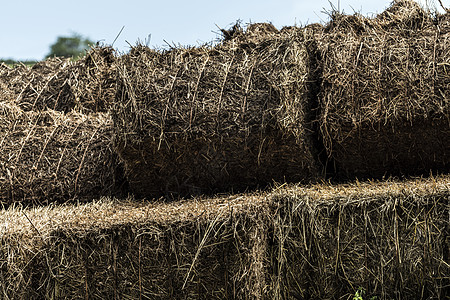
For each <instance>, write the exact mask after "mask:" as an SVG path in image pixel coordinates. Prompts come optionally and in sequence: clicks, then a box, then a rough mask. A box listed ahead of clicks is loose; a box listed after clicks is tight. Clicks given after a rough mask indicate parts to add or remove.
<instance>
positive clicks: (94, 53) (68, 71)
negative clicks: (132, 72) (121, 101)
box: [0, 47, 115, 113]
mask: <svg viewBox="0 0 450 300" xmlns="http://www.w3.org/2000/svg"><path fill="white" fill-rule="evenodd" d="M114 62H115V55H114V50H113V49H112V48H111V47H95V48H93V49H91V50H90V51H89V52H88V53H87V54H86V56H84V57H82V58H81V59H80V60H78V61H72V60H71V59H67V58H58V57H54V58H49V59H47V60H45V61H41V62H38V63H37V64H35V65H34V66H32V67H31V68H29V67H26V66H18V67H15V68H13V69H10V70H9V71H8V72H2V73H1V74H0V84H3V85H6V86H7V87H8V88H9V90H10V91H11V94H12V95H11V96H10V98H12V99H13V100H14V102H15V103H16V104H17V105H18V106H19V107H20V108H21V109H23V110H26V111H31V110H35V111H37V110H46V109H53V110H58V111H63V112H69V111H71V110H73V109H75V110H77V111H79V112H84V113H87V112H107V111H108V110H109V109H110V106H111V103H112V101H113V99H114V93H115V69H114Z"/></svg>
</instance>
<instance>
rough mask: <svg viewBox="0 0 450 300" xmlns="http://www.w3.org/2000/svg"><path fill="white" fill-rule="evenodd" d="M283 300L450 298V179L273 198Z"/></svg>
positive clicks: (277, 280)
mask: <svg viewBox="0 0 450 300" xmlns="http://www.w3.org/2000/svg"><path fill="white" fill-rule="evenodd" d="M273 201H274V203H278V213H277V214H276V220H275V221H274V223H275V224H274V234H273V236H274V238H275V242H274V244H276V247H274V248H275V249H274V250H273V252H274V253H275V256H276V258H274V259H273V260H274V261H276V264H277V266H276V268H275V270H277V271H276V273H275V276H274V277H273V279H272V286H273V288H272V290H273V291H274V295H275V296H274V298H276V299H288V298H291V299H293V298H295V299H337V298H339V299H351V298H352V297H353V296H354V295H355V292H356V290H358V289H359V288H364V289H365V291H366V292H367V294H366V295H365V296H364V299H366V298H367V299H371V297H373V296H377V299H446V296H449V294H448V291H449V289H448V286H449V283H450V252H449V246H450V177H449V176H444V177H441V178H429V179H425V180H422V179H418V180H409V181H405V182H396V181H394V182H381V183H376V182H366V183H360V182H357V183H355V184H352V185H334V186H333V185H321V186H317V185H315V186H311V187H303V186H298V185H296V186H293V187H290V188H285V189H280V190H279V191H277V192H276V193H274V195H273Z"/></svg>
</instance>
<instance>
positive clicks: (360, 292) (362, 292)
mask: <svg viewBox="0 0 450 300" xmlns="http://www.w3.org/2000/svg"><path fill="white" fill-rule="evenodd" d="M365 294H366V290H365V289H364V288H362V287H360V288H359V289H358V290H356V293H355V296H353V300H364V298H363V296H364V295H365ZM377 299H378V297H377V296H373V297H370V298H369V300H377Z"/></svg>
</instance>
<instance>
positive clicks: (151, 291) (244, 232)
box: [0, 196, 268, 299]
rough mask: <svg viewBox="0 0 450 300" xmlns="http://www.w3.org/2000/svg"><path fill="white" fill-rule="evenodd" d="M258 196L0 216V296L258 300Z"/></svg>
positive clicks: (261, 250) (261, 207)
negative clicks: (0, 293) (0, 292)
mask: <svg viewBox="0 0 450 300" xmlns="http://www.w3.org/2000/svg"><path fill="white" fill-rule="evenodd" d="M262 199H263V198H258V197H255V196H246V197H241V196H240V197H229V198H217V199H203V200H195V201H189V202H178V203H173V204H161V203H158V204H156V203H142V202H141V203H137V202H136V201H121V202H119V201H113V200H108V199H103V200H102V201H96V202H92V203H89V204H85V205H78V206H72V205H67V206H52V207H44V208H38V209H26V210H23V209H19V208H15V209H10V210H6V211H0V224H1V225H0V230H1V231H0V233H1V235H0V290H1V291H2V295H3V296H5V297H7V298H13V299H44V298H45V299H48V298H54V299H79V298H83V299H88V298H89V299H230V298H232V299H262V298H264V293H265V290H264V288H265V285H264V283H265V276H266V275H267V274H266V272H265V271H264V267H265V261H264V260H263V259H265V253H266V247H267V244H266V241H267V239H265V237H266V236H267V233H266V230H267V228H265V225H266V224H267V222H266V221H265V217H266V216H268V213H267V206H266V205H265V204H264V203H262V201H261V200H262ZM25 216H26V217H25ZM261 283H262V285H261Z"/></svg>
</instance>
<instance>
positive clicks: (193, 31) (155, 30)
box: [0, 0, 450, 60]
mask: <svg viewBox="0 0 450 300" xmlns="http://www.w3.org/2000/svg"><path fill="white" fill-rule="evenodd" d="M421 1H422V2H425V1H426V0H421ZM428 1H435V0H428ZM390 2H391V1H390V0H360V1H357V0H340V1H339V3H338V0H330V1H328V0H272V1H268V0H258V1H256V0H251V1H244V0H227V1H224V0H209V1H199V0H191V1H186V0H184V1H179V0H177V1H173V0H160V1H136V0H127V1H103V0H101V1H94V0H91V1H87V0H78V1H61V0H58V1H55V0H41V1H20V0H17V1H3V3H2V5H1V12H2V14H1V15H2V16H1V18H0V58H13V59H20V60H26V59H42V58H43V57H44V56H45V55H46V54H47V53H48V52H49V46H50V45H51V44H52V43H54V42H55V41H56V37H57V36H68V35H71V34H72V33H74V32H76V33H79V34H81V35H83V36H86V37H88V38H90V39H91V40H93V41H102V42H104V43H106V44H111V43H112V42H113V41H114V39H115V38H116V36H117V34H118V33H119V32H120V30H121V28H122V27H123V26H124V29H123V31H122V33H121V35H120V36H119V37H118V39H117V41H116V42H115V44H114V47H115V48H117V49H118V50H119V51H121V52H126V51H128V49H129V44H132V45H134V44H135V43H136V41H138V40H141V41H144V42H145V41H147V40H148V38H149V37H150V43H149V44H150V46H152V47H164V45H165V42H164V41H167V42H168V43H175V44H182V45H198V44H203V43H206V42H210V41H212V40H214V39H216V38H217V36H218V35H217V32H218V31H219V30H218V28H217V26H219V27H221V28H228V27H229V26H230V25H231V24H233V23H234V22H235V21H236V20H238V19H239V20H242V22H243V23H244V24H245V23H248V22H272V23H273V24H274V25H275V26H276V27H277V28H281V27H283V26H287V25H295V24H297V25H302V24H309V23H315V22H326V21H327V20H328V17H327V15H326V14H324V13H323V11H324V10H330V9H331V4H330V3H332V4H333V5H334V6H335V7H336V8H337V7H338V5H339V8H340V10H341V11H344V12H346V13H353V12H354V11H358V12H361V13H362V14H364V15H370V14H374V13H379V12H382V11H383V10H384V9H385V8H386V7H387V6H388V5H389V4H390ZM449 2H450V0H443V3H444V4H447V3H449ZM436 3H437V2H436ZM449 6H450V5H449ZM128 43H129V44H128Z"/></svg>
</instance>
